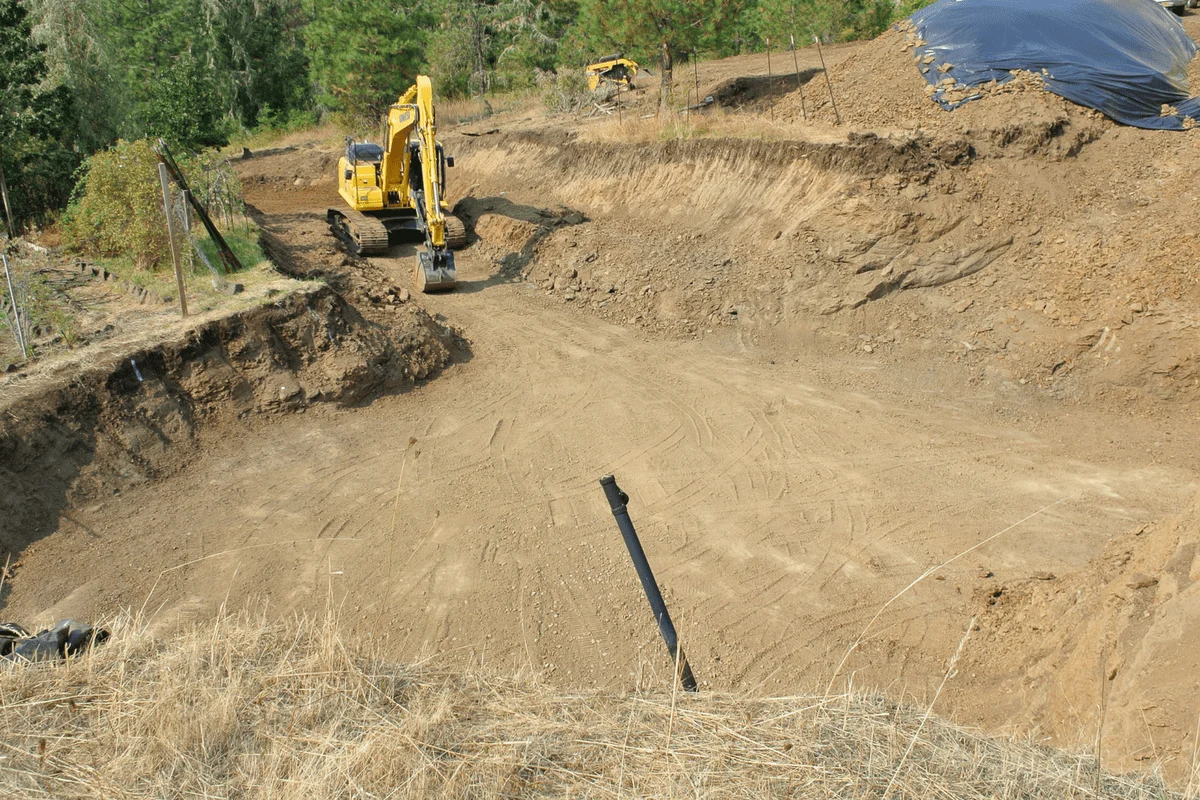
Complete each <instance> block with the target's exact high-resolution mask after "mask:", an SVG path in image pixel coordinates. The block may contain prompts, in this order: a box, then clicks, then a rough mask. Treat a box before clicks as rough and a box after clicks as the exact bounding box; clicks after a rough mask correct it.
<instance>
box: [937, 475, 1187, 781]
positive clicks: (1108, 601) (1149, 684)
mask: <svg viewBox="0 0 1200 800" xmlns="http://www.w3.org/2000/svg"><path fill="white" fill-rule="evenodd" d="M979 608H980V612H981V617H980V619H981V626H982V628H983V630H984V631H985V633H983V634H982V635H981V636H980V638H979V639H978V640H977V641H976V642H975V645H974V647H972V648H971V650H970V651H969V652H968V654H967V658H966V659H965V660H964V661H963V665H962V666H961V669H962V670H964V671H969V673H970V675H971V678H972V683H974V684H975V686H974V687H973V689H972V691H971V692H970V693H968V692H962V691H961V690H960V688H959V687H955V693H956V694H957V695H958V697H956V702H957V703H958V704H959V707H960V708H961V709H962V710H963V718H964V719H965V720H967V721H973V722H978V721H984V722H987V723H988V724H993V725H994V724H996V723H997V722H998V721H1000V720H1003V721H1004V723H1005V724H1006V725H1007V726H1009V727H1011V728H1013V729H1032V730H1037V731H1040V732H1041V733H1042V734H1043V735H1045V736H1047V737H1049V740H1050V742H1051V743H1054V744H1058V745H1064V744H1065V745H1067V746H1071V747H1075V746H1078V745H1079V744H1080V743H1081V742H1086V741H1088V740H1089V739H1091V740H1093V741H1101V742H1104V743H1105V745H1104V747H1105V751H1106V752H1105V757H1106V758H1107V759H1108V762H1109V763H1110V764H1112V765H1113V766H1114V767H1116V768H1118V769H1122V770H1126V769H1136V768H1138V767H1142V766H1148V765H1160V766H1162V767H1163V768H1164V770H1165V772H1166V773H1167V774H1169V775H1172V776H1176V777H1191V775H1192V772H1193V770H1194V769H1195V763H1196V761H1195V759H1196V753H1197V747H1198V746H1200V743H1198V742H1197V740H1196V738H1195V735H1194V730H1195V727H1196V719H1197V708H1196V697H1197V696H1200V497H1197V498H1196V500H1194V501H1193V502H1192V503H1191V505H1190V506H1189V507H1188V508H1187V509H1185V510H1184V512H1183V513H1182V514H1179V515H1173V516H1170V517H1168V518H1166V519H1163V520H1161V521H1158V522H1155V523H1152V524H1150V525H1140V526H1137V527H1135V528H1133V529H1132V530H1130V531H1128V532H1126V533H1125V534H1123V535H1121V536H1118V537H1115V538H1113V539H1112V540H1111V541H1109V542H1108V543H1107V544H1106V545H1105V547H1104V553H1103V555H1101V556H1100V557H1099V558H1097V559H1096V560H1095V561H1093V562H1092V563H1091V564H1090V565H1089V566H1088V568H1087V569H1084V570H1081V571H1079V572H1076V573H1072V574H1069V575H1064V576H1061V577H1060V576H1057V575H1054V574H1053V573H1051V572H1049V571H1044V572H1042V573H1041V574H1040V575H1038V576H1037V577H1036V578H1034V579H1032V580H1029V579H1026V580H1021V581H1012V582H1010V581H1002V580H998V581H996V582H995V585H994V586H992V587H988V588H986V589H984V590H983V591H982V592H980V594H979Z"/></svg>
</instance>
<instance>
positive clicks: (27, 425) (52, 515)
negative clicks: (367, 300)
mask: <svg viewBox="0 0 1200 800" xmlns="http://www.w3.org/2000/svg"><path fill="white" fill-rule="evenodd" d="M392 308H393V309H394V310H393V311H392V312H390V314H389V316H390V324H389V325H388V326H386V327H385V326H384V325H381V324H379V323H376V322H371V321H369V320H367V319H365V318H364V317H363V316H362V315H361V314H359V312H358V311H357V310H356V309H355V308H354V307H352V306H350V305H348V304H347V303H346V302H345V301H344V300H343V299H342V297H341V296H339V295H338V294H337V293H336V292H334V291H333V290H331V289H330V288H328V287H319V286H314V287H313V288H312V289H311V290H309V291H305V292H298V293H295V294H291V295H288V296H285V297H282V298H280V300H279V301H278V302H276V303H273V304H270V305H266V306H262V307H259V308H256V309H253V310H251V311H247V312H244V313H240V314H236V315H232V316H229V317H225V318H222V319H220V320H217V321H215V322H211V323H207V324H204V325H202V326H200V327H197V328H195V329H192V330H190V331H188V332H187V333H186V334H185V335H184V336H183V337H182V338H180V339H179V340H177V341H169V342H166V343H163V344H161V345H157V346H152V347H148V348H146V349H143V350H140V351H137V352H131V353H128V354H127V355H126V357H123V358H120V359H118V360H116V361H112V362H109V363H103V364H99V365H96V366H94V367H92V368H91V369H90V370H88V371H86V372H85V373H83V374H76V375H72V376H69V377H67V378H64V379H63V380H61V381H60V382H59V384H58V385H56V386H54V387H52V388H50V389H49V390H47V391H44V392H43V393H40V394H37V395H35V396H33V397H27V398H26V399H23V400H20V401H18V402H16V403H14V404H10V405H8V406H7V407H6V408H4V412H5V413H4V415H3V417H0V475H2V476H3V482H4V491H3V492H0V554H2V555H0V559H2V558H4V557H6V556H8V555H11V556H13V557H14V558H16V557H17V555H18V554H19V553H20V551H21V550H22V548H24V547H25V545H27V544H28V543H29V542H31V541H33V540H35V539H37V538H40V537H41V536H42V535H44V534H45V533H47V532H49V531H50V530H52V529H53V528H54V527H55V526H56V525H57V524H58V520H59V514H60V512H61V511H62V510H63V509H64V508H66V507H69V506H72V505H76V504H84V505H86V504H87V503H88V502H91V501H94V500H95V499H98V498H102V497H105V496H111V495H113V494H119V493H120V492H121V491H122V490H124V489H126V488H128V487H129V486H132V485H136V484H140V483H144V482H146V481H148V480H150V479H153V478H156V477H160V476H162V475H166V474H170V473H172V472H175V471H177V470H178V469H179V468H180V467H181V466H182V465H184V464H185V463H187V462H188V460H189V459H190V458H191V457H192V455H193V454H194V453H195V451H196V449H197V447H198V446H199V440H200V438H201V437H202V436H204V435H218V436H226V435H237V431H238V430H239V429H240V428H242V427H243V426H245V425H246V424H248V423H247V422H246V421H245V420H246V419H247V418H249V417H253V416H257V415H260V414H264V413H268V414H269V413H276V412H289V411H301V410H304V409H305V408H307V407H310V406H312V405H314V404H325V403H333V404H338V405H351V404H356V403H360V402H362V401H364V400H366V399H367V398H370V397H372V396H374V395H377V394H379V393H381V392H386V391H393V390H396V389H400V388H402V387H404V386H407V385H411V384H412V383H413V381H417V380H421V379H423V378H426V377H428V376H429V375H431V374H432V373H434V372H436V371H437V370H439V369H440V368H441V367H443V366H444V365H445V364H446V363H448V361H449V360H450V358H451V357H452V355H453V353H454V352H455V350H456V348H458V347H459V342H458V340H457V337H456V335H455V334H453V333H452V332H450V331H449V330H448V329H446V328H444V327H443V326H441V325H439V324H437V323H436V322H434V321H433V319H432V318H430V317H429V315H428V314H426V313H425V312H424V311H422V310H420V309H418V308H417V307H416V306H414V305H412V304H402V303H400V302H399V300H398V299H396V300H395V301H394V305H393V306H392Z"/></svg>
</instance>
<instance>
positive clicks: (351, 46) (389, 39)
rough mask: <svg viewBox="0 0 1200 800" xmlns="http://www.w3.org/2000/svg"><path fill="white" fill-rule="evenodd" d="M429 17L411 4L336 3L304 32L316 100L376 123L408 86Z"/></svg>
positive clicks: (394, 0) (390, 0)
mask: <svg viewBox="0 0 1200 800" xmlns="http://www.w3.org/2000/svg"><path fill="white" fill-rule="evenodd" d="M433 24H434V20H433V17H432V16H431V15H430V14H429V13H428V12H426V11H425V10H424V9H423V7H422V4H420V3H418V2H415V1H414V0H403V1H400V0H338V2H335V3H326V4H324V5H322V6H321V7H320V9H319V10H318V12H317V15H316V17H315V18H314V19H313V21H312V22H311V23H310V24H309V26H308V28H307V30H306V31H305V39H306V41H307V43H308V48H309V57H310V60H311V61H310V63H311V64H312V78H313V81H314V83H315V84H316V85H317V87H318V97H317V100H318V102H320V103H321V104H322V105H323V106H324V107H326V108H328V109H330V110H333V111H340V112H344V113H346V114H348V115H350V116H351V117H355V118H359V119H371V120H375V119H378V118H379V117H380V116H381V115H382V114H383V112H384V111H385V110H386V109H387V107H388V106H389V105H390V104H392V103H394V102H395V101H396V97H397V96H399V94H400V93H401V92H403V91H404V90H405V88H407V87H408V86H409V85H411V84H412V82H413V80H414V78H415V77H416V75H417V72H418V70H419V69H420V66H421V63H422V60H423V59H422V57H423V54H424V44H425V38H426V33H425V32H426V31H427V30H428V29H429V28H431V27H432V26H433Z"/></svg>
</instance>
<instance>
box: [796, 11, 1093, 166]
mask: <svg viewBox="0 0 1200 800" xmlns="http://www.w3.org/2000/svg"><path fill="white" fill-rule="evenodd" d="M905 36H906V34H905V33H904V32H903V31H900V30H898V29H892V30H890V31H888V32H886V33H884V34H883V35H882V36H880V37H879V38H877V39H875V40H873V41H871V42H868V43H865V44H864V45H862V47H861V48H859V49H858V50H856V51H855V52H854V53H853V54H852V55H850V56H848V57H847V58H846V59H845V60H843V61H842V62H841V63H840V64H838V65H837V66H834V67H831V68H830V70H829V81H830V84H832V89H833V97H834V99H835V100H836V102H837V112H836V113H835V110H834V104H833V103H831V102H830V97H829V91H830V90H829V87H828V86H827V85H826V82H825V80H824V79H823V78H820V77H818V78H817V79H815V80H812V81H810V82H809V83H807V85H805V86H804V88H803V89H801V90H800V91H794V92H792V93H790V94H788V95H787V96H786V97H785V98H782V99H781V100H779V101H778V103H777V104H776V106H775V113H776V114H777V115H778V117H779V118H780V119H784V120H790V121H797V120H800V119H802V118H803V115H804V113H805V110H807V114H808V118H809V119H810V120H812V121H816V122H823V123H826V124H833V123H834V122H835V121H836V120H837V116H838V114H840V116H841V120H842V124H843V125H845V126H848V127H851V128H854V129H866V130H878V131H887V130H896V129H903V130H913V129H923V130H927V131H930V132H936V133H938V134H939V135H942V136H965V137H967V138H969V139H970V141H971V143H972V146H973V147H974V148H975V150H976V151H977V152H978V153H979V154H980V155H997V154H1017V155H1032V154H1035V153H1036V154H1040V155H1042V156H1044V157H1050V158H1066V157H1069V156H1072V155H1075V154H1077V153H1078V152H1079V150H1080V149H1081V148H1082V147H1083V146H1084V145H1086V144H1087V143H1089V142H1091V141H1094V140H1095V139H1096V138H1097V137H1098V136H1100V135H1101V134H1102V133H1103V131H1104V130H1106V129H1107V128H1109V127H1111V126H1112V124H1113V123H1111V122H1109V121H1108V120H1106V119H1105V118H1104V117H1103V115H1101V114H1099V113H1098V112H1095V111H1093V110H1091V109H1087V108H1083V107H1082V106H1077V105H1075V104H1074V103H1071V102H1070V101H1067V100H1064V99H1062V98H1061V97H1059V96H1057V95H1054V94H1051V93H1049V92H1046V91H1043V90H1042V87H1041V85H1040V82H1039V81H1037V80H1036V79H1030V78H1029V77H1025V78H1021V79H1018V80H1014V81H1013V82H1011V83H1009V84H1005V85H1003V86H994V85H991V86H987V87H982V88H980V89H978V90H973V91H972V92H971V94H983V95H985V97H984V98H983V99H982V100H976V101H973V102H969V103H966V104H964V105H962V106H960V107H959V108H957V109H955V110H954V111H946V110H944V109H943V108H942V107H941V106H940V105H938V104H937V103H935V102H934V101H933V100H931V99H930V98H929V91H928V90H929V88H930V87H929V84H928V83H926V81H925V79H924V78H923V77H922V76H921V74H920V72H919V70H918V67H919V65H918V64H917V63H916V62H915V61H914V60H913V51H912V49H911V47H909V46H908V43H907V42H906V39H905ZM801 92H802V93H803V104H802V102H801ZM962 96H963V97H965V96H966V94H965V93H964V94H963V95H962ZM950 99H953V98H950ZM960 99H961V98H960Z"/></svg>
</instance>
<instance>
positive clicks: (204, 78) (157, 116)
mask: <svg viewBox="0 0 1200 800" xmlns="http://www.w3.org/2000/svg"><path fill="white" fill-rule="evenodd" d="M223 117H224V109H223V107H222V104H221V96H220V94H219V93H218V91H217V86H216V84H215V82H214V81H213V76H212V72H211V70H209V69H207V68H206V67H205V66H204V65H203V64H201V63H200V62H199V61H198V60H196V58H195V56H193V55H192V54H191V53H183V54H182V55H180V56H178V57H177V58H176V59H175V60H174V62H173V63H172V64H171V65H170V66H169V67H168V68H167V69H164V70H162V71H160V73H159V78H158V80H157V81H155V82H154V84H153V85H152V86H151V88H150V97H149V100H148V102H147V104H146V111H145V119H146V133H148V134H150V135H151V136H161V137H163V138H164V139H166V140H167V141H168V142H170V143H171V144H173V145H178V146H180V147H184V148H187V149H193V150H194V149H198V148H201V147H219V146H220V145H223V144H225V143H226V142H228V141H229V137H228V135H227V126H226V125H225V124H224V120H223Z"/></svg>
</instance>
